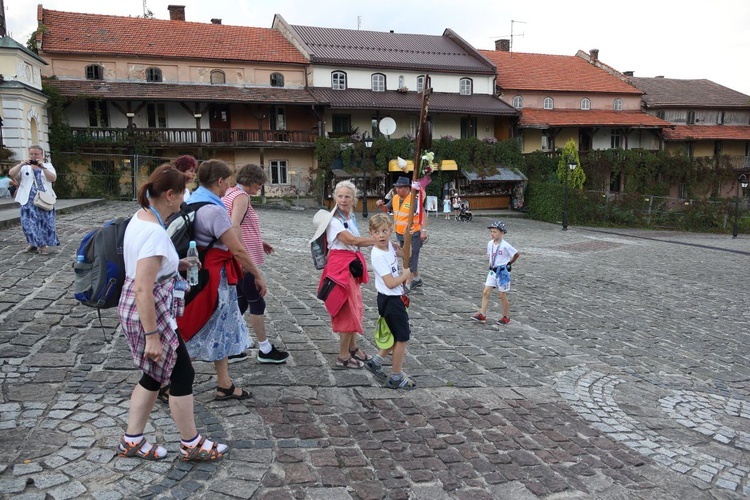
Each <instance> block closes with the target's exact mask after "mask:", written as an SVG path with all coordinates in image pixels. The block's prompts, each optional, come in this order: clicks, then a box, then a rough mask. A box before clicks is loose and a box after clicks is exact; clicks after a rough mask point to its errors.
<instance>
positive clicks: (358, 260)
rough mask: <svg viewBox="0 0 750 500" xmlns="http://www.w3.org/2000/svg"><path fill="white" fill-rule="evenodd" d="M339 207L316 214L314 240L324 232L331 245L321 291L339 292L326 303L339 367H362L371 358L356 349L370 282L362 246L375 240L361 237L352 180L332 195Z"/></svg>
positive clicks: (337, 187)
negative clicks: (365, 287)
mask: <svg viewBox="0 0 750 500" xmlns="http://www.w3.org/2000/svg"><path fill="white" fill-rule="evenodd" d="M333 198H334V201H335V202H336V206H335V207H333V210H331V211H330V212H328V211H326V210H321V211H319V212H318V214H316V215H315V219H314V222H315V223H316V225H317V226H318V227H317V231H316V233H315V236H313V240H316V239H318V238H319V237H320V236H321V235H323V233H325V234H326V240H327V242H328V250H329V252H328V261H327V263H326V266H325V268H324V269H323V273H322V274H321V276H320V283H319V285H318V290H319V296H320V291H321V290H322V289H324V288H325V287H327V286H329V285H331V284H333V285H334V286H335V287H337V288H339V289H340V292H339V293H329V294H328V296H327V297H326V298H324V299H323V300H324V301H325V304H326V309H327V310H328V313H329V314H330V315H331V326H332V327H333V331H334V333H337V334H338V336H339V355H338V357H337V358H336V367H338V368H362V367H364V366H365V365H364V363H365V361H369V360H371V359H372V356H370V355H368V354H367V353H365V352H364V351H363V350H362V349H360V348H359V347H357V334H362V333H363V332H364V328H363V326H362V317H363V315H364V304H363V303H362V290H361V289H360V284H361V283H367V282H368V281H369V278H368V275H367V264H366V263H365V258H364V256H363V255H362V252H360V250H359V249H360V247H371V246H373V245H374V244H375V240H374V239H372V238H370V237H369V236H367V237H365V236H360V232H359V228H358V227H357V219H356V215H355V213H354V207H355V206H356V204H357V189H356V188H355V187H354V184H352V182H350V181H341V182H339V183H338V184H336V188H335V189H334V192H333Z"/></svg>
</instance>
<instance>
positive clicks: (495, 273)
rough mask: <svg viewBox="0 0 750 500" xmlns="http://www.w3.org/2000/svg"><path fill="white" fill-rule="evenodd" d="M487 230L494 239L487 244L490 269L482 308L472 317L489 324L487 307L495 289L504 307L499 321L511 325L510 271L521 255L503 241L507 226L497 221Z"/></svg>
mask: <svg viewBox="0 0 750 500" xmlns="http://www.w3.org/2000/svg"><path fill="white" fill-rule="evenodd" d="M487 228H488V229H489V230H490V236H491V237H492V239H491V240H490V241H488V242H487V257H488V259H489V262H490V269H489V272H488V273H487V278H486V279H485V282H484V290H483V291H482V307H481V309H479V311H478V312H477V313H476V314H475V315H474V316H472V317H471V319H473V320H474V321H479V322H480V323H486V322H487V316H485V314H486V313H487V306H488V304H489V301H490V294H491V293H492V289H493V288H497V290H498V292H500V302H501V303H502V306H503V317H502V318H500V319H499V320H498V323H500V324H501V325H507V324H508V323H510V303H509V302H508V292H509V291H510V270H511V265H512V264H513V263H514V262H515V261H516V260H518V257H519V256H520V255H521V254H520V253H518V251H516V249H515V248H513V247H512V246H511V245H510V243H508V242H507V241H505V240H504V239H503V236H504V235H505V234H506V233H507V232H508V229H507V228H506V227H505V224H504V223H503V222H500V221H495V222H493V223H492V224H490V225H489V226H487Z"/></svg>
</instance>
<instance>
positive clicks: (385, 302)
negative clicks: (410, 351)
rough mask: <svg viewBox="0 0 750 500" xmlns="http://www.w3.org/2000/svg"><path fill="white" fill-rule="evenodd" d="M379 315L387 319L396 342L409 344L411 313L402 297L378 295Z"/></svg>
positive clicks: (386, 321)
mask: <svg viewBox="0 0 750 500" xmlns="http://www.w3.org/2000/svg"><path fill="white" fill-rule="evenodd" d="M378 314H379V315H381V316H382V317H383V318H384V319H385V323H386V324H387V325H388V328H389V329H390V330H391V333H393V339H394V340H395V341H396V342H409V338H410V334H411V328H409V313H407V312H406V306H405V305H404V301H403V300H401V296H400V295H385V294H382V293H378Z"/></svg>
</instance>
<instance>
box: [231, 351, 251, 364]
mask: <svg viewBox="0 0 750 500" xmlns="http://www.w3.org/2000/svg"><path fill="white" fill-rule="evenodd" d="M246 359H248V355H247V352H241V353H239V354H233V355H231V356H229V362H230V363H239V362H240V361H245V360H246Z"/></svg>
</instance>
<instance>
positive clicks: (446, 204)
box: [443, 196, 451, 220]
mask: <svg viewBox="0 0 750 500" xmlns="http://www.w3.org/2000/svg"><path fill="white" fill-rule="evenodd" d="M443 215H445V220H450V218H451V198H450V196H446V197H445V199H444V200H443Z"/></svg>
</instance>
